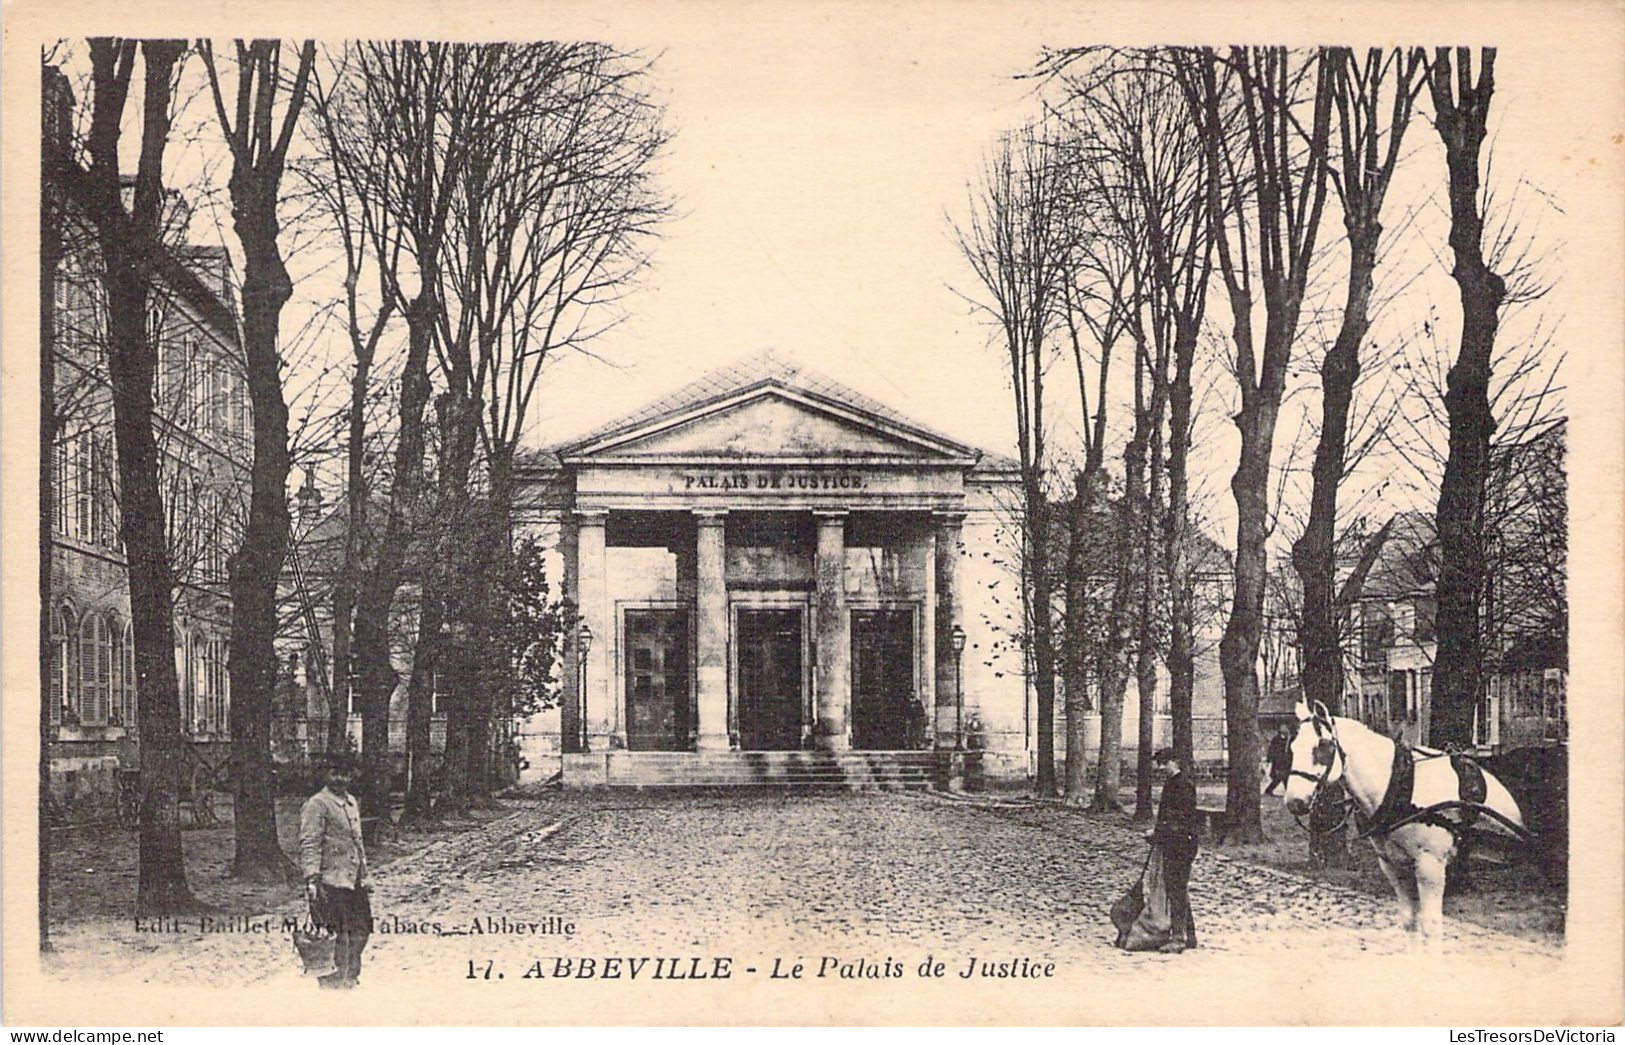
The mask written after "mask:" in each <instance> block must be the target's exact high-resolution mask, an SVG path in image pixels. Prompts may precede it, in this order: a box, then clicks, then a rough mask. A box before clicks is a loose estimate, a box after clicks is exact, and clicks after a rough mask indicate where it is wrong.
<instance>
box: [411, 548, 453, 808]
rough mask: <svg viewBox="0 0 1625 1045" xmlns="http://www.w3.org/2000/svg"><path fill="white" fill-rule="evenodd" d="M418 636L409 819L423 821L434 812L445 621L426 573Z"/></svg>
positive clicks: (414, 653) (414, 660)
mask: <svg viewBox="0 0 1625 1045" xmlns="http://www.w3.org/2000/svg"><path fill="white" fill-rule="evenodd" d="M419 587H420V588H421V589H422V592H423V595H422V597H421V599H420V601H419V604H418V637H417V641H416V642H415V643H414V644H413V647H412V675H411V678H410V679H409V680H408V682H407V687H406V765H407V777H406V817H405V818H406V819H408V820H413V821H422V820H425V819H427V818H429V817H430V816H432V815H433V813H434V796H435V787H434V743H433V725H434V674H435V667H436V660H437V658H438V655H439V652H440V650H439V641H438V639H439V635H440V626H441V624H442V623H443V622H444V620H445V615H444V614H443V613H442V612H441V606H440V600H439V599H438V598H435V597H434V596H433V594H432V592H431V590H430V588H431V585H430V584H429V583H428V579H427V576H425V578H424V580H423V582H422V583H421V584H420V585H419Z"/></svg>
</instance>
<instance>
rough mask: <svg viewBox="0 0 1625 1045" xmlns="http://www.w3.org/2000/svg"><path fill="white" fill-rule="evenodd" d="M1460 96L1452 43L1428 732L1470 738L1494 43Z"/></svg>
mask: <svg viewBox="0 0 1625 1045" xmlns="http://www.w3.org/2000/svg"><path fill="white" fill-rule="evenodd" d="M1457 54H1458V59H1459V60H1460V62H1461V65H1462V67H1461V70H1460V76H1461V84H1460V88H1459V90H1460V96H1459V97H1457V98H1455V99H1452V98H1451V97H1450V90H1451V74H1450V63H1449V52H1448V51H1446V50H1444V49H1440V50H1439V51H1438V52H1437V53H1436V55H1435V58H1434V69H1433V71H1432V77H1431V84H1432V93H1433V99H1434V110H1435V114H1434V124H1435V126H1436V127H1437V128H1438V131H1439V137H1440V138H1441V139H1442V140H1443V141H1444V146H1445V163H1446V166H1447V168H1448V170H1449V175H1450V187H1449V188H1450V249H1451V252H1452V254H1453V256H1454V258H1455V267H1454V268H1453V270H1452V272H1451V275H1453V276H1454V277H1455V280H1456V286H1457V288H1458V290H1459V292H1460V298H1461V344H1460V348H1459V349H1458V352H1457V355H1456V361H1455V363H1454V365H1452V366H1451V368H1450V372H1449V374H1448V375H1447V377H1446V390H1445V397H1444V405H1445V412H1446V415H1447V416H1448V418H1449V421H1450V448H1449V457H1448V458H1447V459H1446V461H1445V467H1444V480H1443V482H1442V484H1441V485H1440V487H1439V505H1438V513H1437V517H1436V518H1437V526H1438V534H1439V552H1440V557H1439V583H1438V616H1437V625H1438V649H1439V652H1438V658H1437V660H1436V661H1435V663H1434V667H1433V695H1432V707H1431V722H1430V726H1429V735H1428V737H1427V741H1428V742H1429V743H1431V744H1435V745H1456V746H1460V747H1466V746H1469V745H1471V744H1472V740H1473V709H1474V706H1475V705H1476V704H1477V701H1478V692H1479V685H1480V679H1479V676H1480V668H1481V665H1482V662H1483V640H1482V636H1481V634H1480V630H1479V602H1480V599H1481V596H1482V593H1483V587H1484V573H1485V565H1484V544H1483V533H1482V523H1483V508H1484V483H1485V479H1486V477H1487V476H1488V474H1489V455H1490V453H1489V452H1490V437H1491V435H1492V434H1493V433H1494V430H1495V416H1494V414H1493V413H1492V411H1491V408H1490V401H1489V384H1490V371H1491V361H1492V356H1493V352H1494V349H1495V336H1496V332H1497V329H1498V327H1499V323H1500V308H1501V302H1502V301H1503V300H1504V299H1505V297H1506V282H1505V280H1503V279H1502V278H1501V277H1500V276H1499V275H1497V274H1496V273H1494V272H1492V271H1490V268H1489V266H1488V265H1487V264H1485V261H1484V250H1483V238H1484V217H1483V215H1482V214H1481V213H1480V212H1479V206H1478V202H1479V201H1478V195H1479V149H1480V146H1481V145H1482V144H1483V141H1484V131H1485V124H1486V122H1487V120H1488V117H1489V107H1490V98H1491V96H1492V94H1493V91H1494V66H1495V50H1494V48H1485V49H1484V51H1483V58H1482V67H1481V72H1480V77H1479V83H1478V86H1477V87H1476V88H1472V87H1469V86H1468V83H1469V80H1470V77H1469V70H1468V67H1467V63H1468V61H1469V59H1470V55H1471V52H1470V51H1468V50H1467V49H1466V48H1461V49H1458V52H1457Z"/></svg>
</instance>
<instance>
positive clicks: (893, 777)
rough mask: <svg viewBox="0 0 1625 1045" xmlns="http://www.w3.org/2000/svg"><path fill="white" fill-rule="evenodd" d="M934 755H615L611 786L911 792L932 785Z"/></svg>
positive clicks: (611, 763)
mask: <svg viewBox="0 0 1625 1045" xmlns="http://www.w3.org/2000/svg"><path fill="white" fill-rule="evenodd" d="M938 757H939V756H938V754H937V753H936V752H932V751H842V752H834V751H712V752H685V751H647V752H644V751H639V752H619V751H617V752H613V753H611V754H610V755H609V757H608V775H607V780H606V781H605V782H606V783H607V784H608V785H609V786H611V787H633V788H655V787H674V788H696V789H697V788H707V787H718V788H728V787H751V788H774V787H778V788H786V789H802V788H809V789H843V790H870V789H882V790H908V789H924V788H929V787H931V786H932V785H933V783H934V781H935V779H936V776H937V762H938Z"/></svg>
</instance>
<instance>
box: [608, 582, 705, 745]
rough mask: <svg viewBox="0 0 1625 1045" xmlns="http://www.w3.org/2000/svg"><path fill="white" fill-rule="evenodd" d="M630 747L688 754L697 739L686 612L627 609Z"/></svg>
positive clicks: (627, 710)
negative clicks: (694, 737) (693, 738)
mask: <svg viewBox="0 0 1625 1045" xmlns="http://www.w3.org/2000/svg"><path fill="white" fill-rule="evenodd" d="M625 659H626V746H627V749H628V750H631V751H687V750H689V748H690V747H691V746H692V737H693V735H694V726H695V721H694V693H693V687H692V685H691V684H690V678H691V673H690V671H689V660H690V658H689V627H688V612H687V611H686V610H627V611H626V657H625Z"/></svg>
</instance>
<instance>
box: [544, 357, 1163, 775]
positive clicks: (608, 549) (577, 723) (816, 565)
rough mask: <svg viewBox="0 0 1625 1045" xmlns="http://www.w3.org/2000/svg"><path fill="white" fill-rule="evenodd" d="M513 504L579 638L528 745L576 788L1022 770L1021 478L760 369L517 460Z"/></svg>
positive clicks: (1029, 711)
mask: <svg viewBox="0 0 1625 1045" xmlns="http://www.w3.org/2000/svg"><path fill="white" fill-rule="evenodd" d="M522 486H523V489H524V490H525V491H526V494H525V496H524V497H523V504H522V508H521V514H520V522H521V524H522V525H524V526H527V527H529V528H531V529H533V530H535V531H537V532H538V533H539V534H541V535H542V537H543V539H544V541H546V542H547V543H548V544H549V545H550V546H551V547H553V548H555V549H556V551H557V555H558V560H557V568H559V569H561V570H562V573H561V574H555V575H562V576H563V577H564V579H565V580H564V588H565V594H566V597H567V598H568V599H570V600H571V601H572V602H573V603H574V604H575V606H576V607H577V612H578V613H579V616H580V623H579V625H578V630H577V635H576V640H575V641H572V642H568V643H566V646H567V649H566V652H565V663H564V665H563V673H562V679H563V690H564V692H563V698H562V701H561V706H560V708H559V709H558V710H557V711H556V712H550V713H547V714H545V715H543V716H539V717H538V718H536V719H534V720H532V721H531V722H529V723H528V724H523V725H522V726H521V728H520V731H519V732H520V738H521V748H522V750H524V751H525V752H526V754H527V757H529V760H530V761H531V763H532V765H536V766H539V765H544V764H545V765H550V766H552V765H560V764H561V763H560V762H556V761H554V760H553V758H552V757H550V756H551V755H552V752H553V751H562V752H563V758H562V772H563V778H564V783H565V785H566V786H593V785H604V784H610V785H614V784H636V783H665V782H669V783H677V782H688V783H708V782H716V783H729V782H749V781H750V780H751V779H752V778H751V777H750V775H749V772H746V773H745V775H744V776H743V777H740V776H739V775H737V772H736V771H737V768H738V767H739V766H741V765H743V766H746V767H748V768H749V771H751V772H755V773H757V774H758V776H757V779H772V778H773V777H772V774H773V773H775V772H781V771H786V767H792V768H793V767H794V766H795V765H797V764H801V765H804V766H809V765H824V766H829V765H831V764H838V765H845V766H847V767H848V772H849V773H850V772H851V771H852V770H853V768H854V767H856V768H857V769H858V770H859V771H861V767H862V764H863V762H864V758H865V757H864V756H862V755H861V754H857V753H860V752H876V751H886V752H900V751H915V752H928V750H929V749H931V748H938V749H942V748H950V749H951V748H953V747H955V746H956V743H957V742H958V741H959V740H960V739H961V737H962V736H963V737H964V740H965V742H966V745H967V746H968V747H970V748H972V749H975V750H977V751H980V752H982V755H981V756H980V758H979V760H978V761H979V762H980V763H981V765H982V767H983V769H984V770H985V771H986V772H987V773H989V774H990V775H994V774H996V775H1014V776H1020V775H1023V774H1025V773H1026V772H1027V770H1028V767H1029V761H1030V752H1031V749H1032V747H1033V737H1034V734H1035V731H1036V727H1035V723H1034V721H1033V708H1032V706H1031V701H1030V698H1029V692H1028V690H1029V687H1028V686H1027V684H1026V672H1025V670H1024V668H1023V654H1022V652H1021V645H1020V635H1019V629H1020V616H1021V611H1020V608H1019V607H1020V579H1019V575H1018V566H1017V563H1018V562H1019V548H1017V547H1016V546H1015V543H1014V538H1015V535H1016V534H1017V533H1018V532H1019V531H1018V530H1017V529H1016V527H1015V526H1013V525H1011V519H1012V510H1013V509H1014V508H1015V506H1016V505H1017V504H1018V503H1019V495H1020V485H1019V471H1018V467H1017V465H1016V463H1015V462H1013V461H1011V460H1009V459H1007V458H1003V457H999V456H997V455H994V454H991V453H984V452H982V451H980V450H978V449H976V448H974V447H971V446H967V445H965V444H964V443H961V442H959V441H957V440H955V439H952V438H950V437H949V436H946V435H943V434H941V433H939V432H935V431H933V430H931V429H929V428H927V427H925V426H923V425H921V424H919V423H917V422H915V421H912V420H910V419H908V418H906V417H903V416H901V415H900V414H898V413H897V412H895V411H894V410H892V409H890V408H889V407H887V406H884V405H882V404H880V403H878V402H875V401H874V400H872V399H870V398H868V397H867V396H864V395H861V394H859V393H857V392H855V391H853V390H851V389H849V388H846V387H843V386H842V385H840V384H837V383H836V382H834V381H831V380H829V379H827V378H824V377H821V376H818V375H816V374H813V373H811V372H809V371H807V370H805V369H803V368H801V367H800V366H798V365H797V364H795V363H792V362H789V361H786V360H784V359H782V358H779V357H776V356H774V355H773V354H771V353H763V354H761V355H757V356H754V357H751V358H748V359H746V360H744V361H742V362H738V363H735V364H733V365H731V366H727V367H724V368H722V369H720V370H717V371H715V372H712V373H710V374H707V375H706V376H704V377H701V378H700V379H698V380H696V381H694V382H692V383H691V384H689V385H687V386H686V387H683V388H681V389H679V390H678V391H676V392H674V393H673V394H671V395H668V396H666V397H664V398H662V399H660V400H658V401H656V402H654V403H651V404H649V405H648V406H646V407H644V408H643V409H641V410H638V411H636V412H634V413H632V414H630V415H628V416H626V417H623V418H620V419H619V420H616V421H614V422H612V423H609V424H606V425H603V426H602V427H600V428H598V429H597V430H595V431H593V432H590V433H588V434H586V435H584V436H582V437H580V438H578V439H574V440H572V441H570V442H568V443H566V444H562V445H559V446H556V447H553V448H551V449H549V450H547V451H545V452H543V453H541V454H539V455H537V456H535V457H533V458H531V459H529V460H528V461H527V462H526V464H525V466H524V470H523V479H522ZM583 632H584V633H585V634H584V635H583V634H582V633H583ZM583 638H584V639H585V641H582V639H583ZM961 694H963V698H962V699H961ZM1057 736H1060V734H1059V733H1058V734H1057ZM1130 736H1132V734H1130ZM554 737H557V746H555V742H554ZM756 752H769V753H770V752H827V753H832V754H829V755H818V754H804V755H797V756H793V755H783V754H781V755H776V756H775V755H765V754H764V755H760V756H756V755H752V754H750V753H756ZM656 753H666V754H656ZM670 753H692V754H670ZM725 753H734V754H725ZM842 753H845V754H842ZM915 757H916V758H917V759H918V758H922V757H923V758H925V759H929V758H930V757H931V756H930V755H929V754H923V755H920V756H915ZM891 761H892V762H893V763H895V762H897V761H898V760H897V758H896V757H895V756H894V757H893V758H892V760H891ZM904 761H906V760H904ZM869 762H870V764H871V765H880V764H882V763H884V762H885V760H884V759H880V758H878V757H876V758H871V759H869ZM704 767H709V768H704ZM731 773H732V774H734V775H730V774H731Z"/></svg>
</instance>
